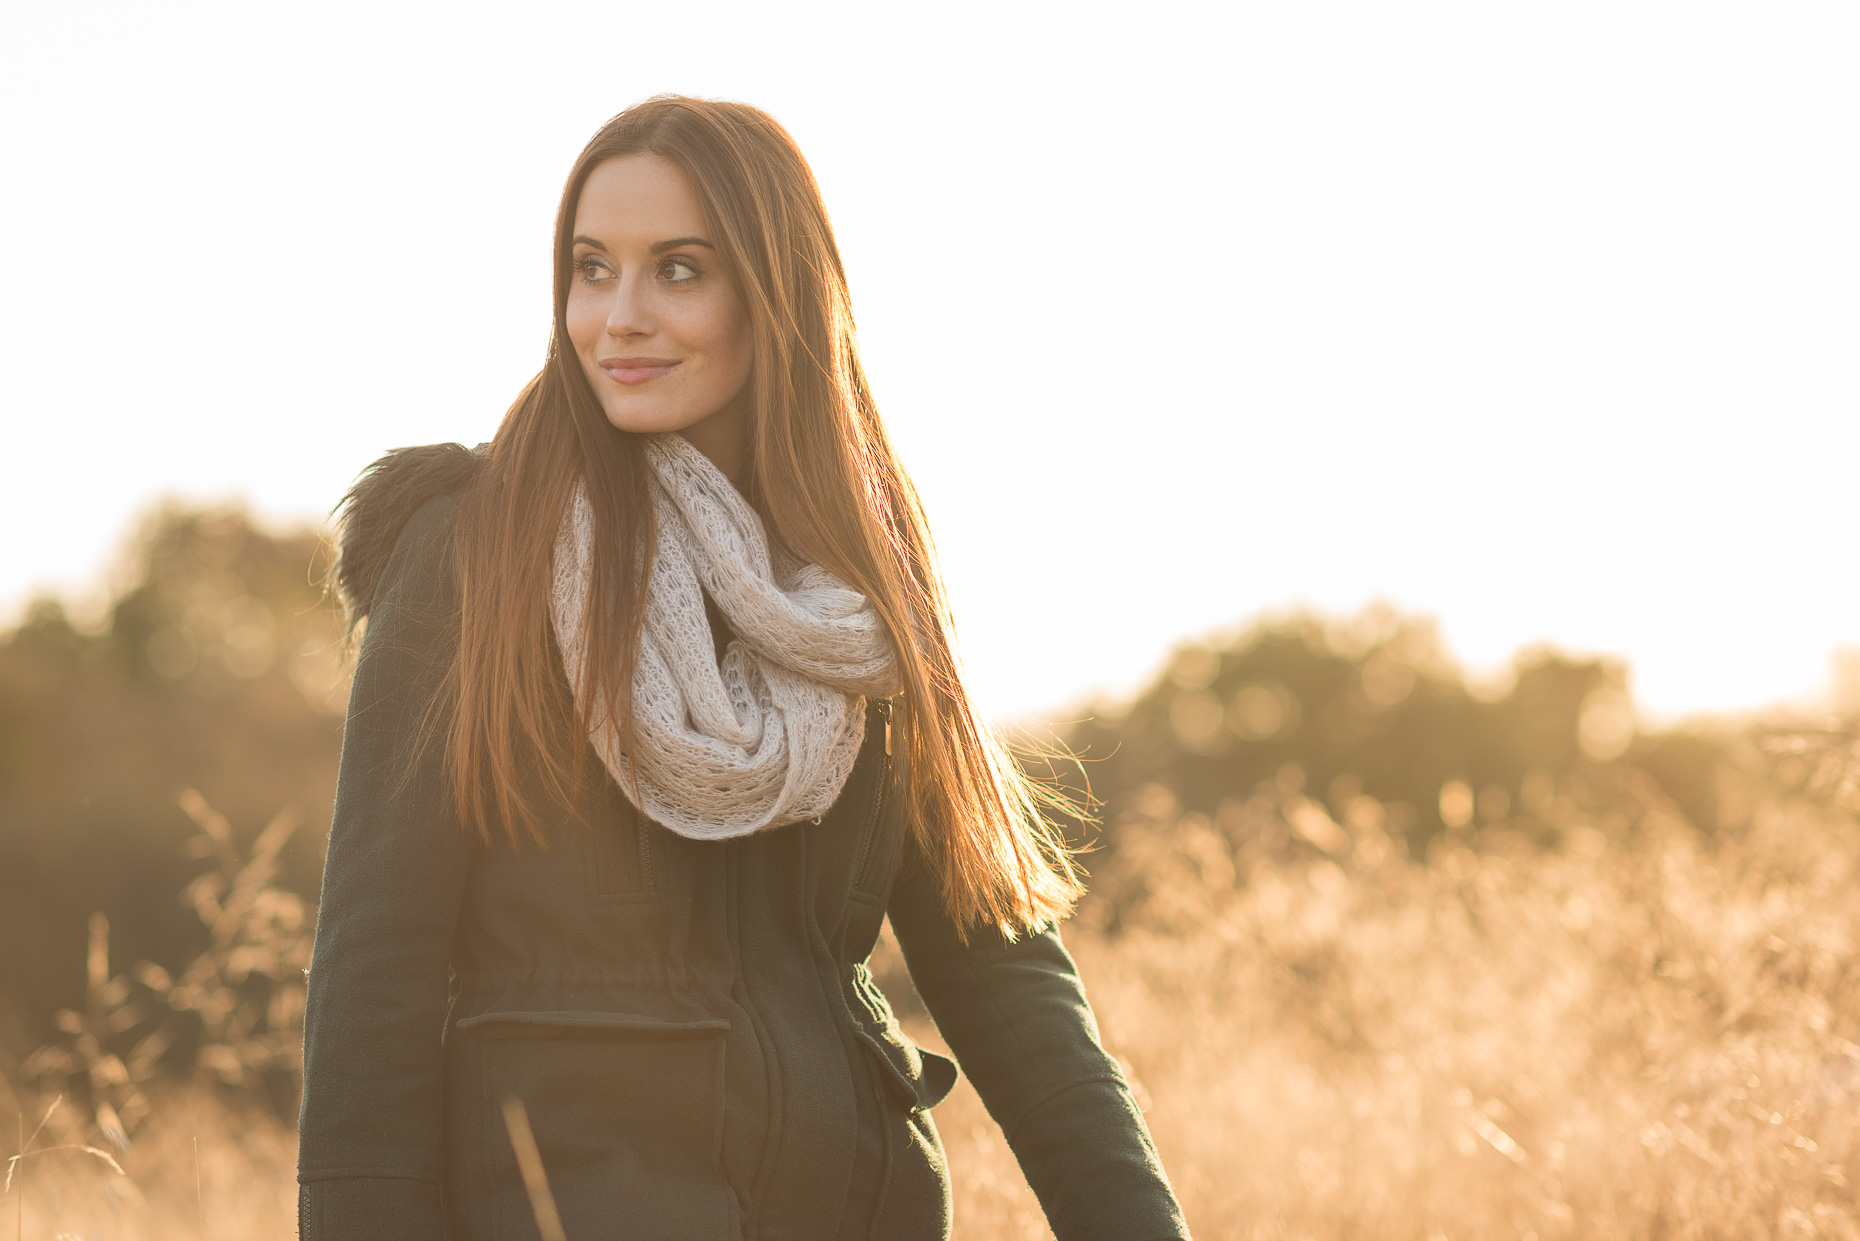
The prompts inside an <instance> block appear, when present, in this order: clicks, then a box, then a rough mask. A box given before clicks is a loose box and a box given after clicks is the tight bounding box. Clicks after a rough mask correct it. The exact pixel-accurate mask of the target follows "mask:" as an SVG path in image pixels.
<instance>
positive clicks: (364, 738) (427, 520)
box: [297, 499, 475, 1241]
mask: <svg viewBox="0 0 1860 1241" xmlns="http://www.w3.org/2000/svg"><path fill="white" fill-rule="evenodd" d="M455 509H456V501H455V500H450V499H446V500H435V501H433V502H431V503H428V504H427V505H425V506H424V507H423V508H422V509H421V511H420V512H419V513H418V514H416V515H415V516H414V517H413V519H412V520H411V521H409V523H408V524H407V527H406V529H405V530H404V531H403V532H402V534H401V536H400V538H399V540H398V542H397V543H396V545H395V549H394V552H393V555H392V557H391V558H390V559H389V561H388V564H387V566H386V568H385V570H384V571H383V574H382V580H381V583H380V587H379V590H378V591H377V594H376V597H375V603H374V607H373V609H372V611H371V612H370V615H369V619H368V628H367V631H366V634H365V636H364V638H363V641H362V651H361V658H360V659H359V660H358V662H357V664H356V669H355V681H354V687H353V688H352V690H351V691H350V695H349V717H348V725H347V728H346V730H345V732H344V734H343V743H342V764H341V769H340V774H339V775H338V777H337V783H336V806H335V814H334V818H333V820H332V823H331V827H330V837H329V852H328V855H327V858H326V860H325V862H324V871H323V892H322V899H321V903H320V906H319V909H318V914H317V929H316V950H315V954H314V956H313V957H312V960H311V966H310V978H309V996H308V999H307V1007H306V1010H305V1015H304V1093H303V1109H302V1114H301V1116H300V1118H299V1125H298V1129H299V1135H300V1143H299V1150H298V1173H297V1176H298V1182H299V1189H298V1227H299V1231H300V1234H301V1235H302V1236H303V1237H304V1238H305V1239H306V1241H324V1239H329V1241H334V1239H336V1238H340V1239H341V1241H371V1239H374V1238H380V1239H381V1241H387V1239H388V1238H395V1239H396V1241H441V1239H442V1238H443V1237H444V1235H445V1220H444V1210H443V1206H442V1195H441V1184H442V1178H443V1143H442V1124H443V1108H442V1104H441V1071H442V1061H441V1039H442V1035H443V1031H444V1028H445V1021H446V1006H447V1002H448V991H449V981H448V968H449V962H450V956H451V944H452V935H453V928H454V924H455V923H456V921H457V919H458V912H459V906H460V902H461V900H462V896H463V892H464V887H465V877H466V870H467V867H468V865H469V862H470V858H471V854H472V851H473V849H474V847H475V843H474V841H473V839H472V838H471V837H469V836H468V835H467V834H466V833H465V831H464V830H463V829H462V828H461V826H460V824H459V821H458V816H457V814H456V812H455V811H454V809H453V803H452V799H451V797H450V795H449V793H448V791H447V788H446V784H445V781H444V779H443V760H442V755H441V750H442V748H443V743H444V735H445V731H444V727H443V725H444V720H443V718H440V717H439V716H438V715H437V714H436V713H433V708H434V706H435V704H436V703H440V704H442V705H443V699H441V697H440V694H441V689H442V686H443V683H444V678H445V674H446V672H447V668H448V665H449V663H450V661H451V656H452V652H453V650H454V649H455V646H456V641H457V639H456V636H455V635H456V629H457V600H456V587H455V584H454V580H453V577H452V572H451V567H450V556H449V555H448V554H447V552H448V548H447V541H448V538H449V533H450V529H451V524H452V521H451V519H452V515H453V511H454V510H455Z"/></svg>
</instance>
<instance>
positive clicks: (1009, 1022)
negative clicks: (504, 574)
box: [298, 446, 1187, 1241]
mask: <svg viewBox="0 0 1860 1241" xmlns="http://www.w3.org/2000/svg"><path fill="white" fill-rule="evenodd" d="M470 460H471V459H470V458H469V456H468V455H466V454H465V453H464V452H463V450H459V449H457V448H456V447H455V446H444V447H439V448H432V449H416V450H409V451H408V452H406V453H402V454H396V455H395V456H394V457H391V458H389V459H388V460H387V461H386V462H384V463H383V464H382V465H381V466H380V467H377V470H376V471H375V472H374V474H373V475H372V476H371V478H370V480H369V482H368V483H367V484H366V485H365V486H364V487H363V488H362V489H361V491H360V494H359V496H358V498H357V501H356V504H355V507H354V508H353V509H352V511H351V513H350V516H349V520H348V525H347V527H346V532H345V542H344V554H345V557H346V558H347V559H346V561H345V563H344V574H345V577H346V578H347V584H348V586H349V588H350V590H351V591H352V592H354V593H356V594H357V595H359V597H358V598H356V600H355V602H356V604H357V606H358V607H360V608H362V609H363V610H364V611H366V613H367V614H368V628H367V635H366V638H365V640H364V642H363V646H362V653H361V658H360V661H359V663H358V665H357V668H356V675H355V685H354V690H353V692H352V695H351V697H350V702H349V723H348V731H347V733H346V735H345V738H344V741H343V753H342V772H341V778H340V781H339V783H338V789H337V798H336V812H335V821H334V825H333V827H332V829H331V832H330V841H329V858H328V863H327V867H326V869H325V872H324V880H323V897H322V908H321V911H320V913H319V918H318V923H317V937H316V955H315V960H314V963H313V965H312V968H311V970H310V992H309V1010H308V1013H307V1015H306V1018H305V1023H304V1098H303V1116H302V1123H301V1134H302V1146H301V1150H300V1155H299V1172H298V1177H299V1180H300V1182H301V1185H302V1188H301V1191H300V1229H301V1233H302V1235H303V1236H304V1237H305V1238H307V1239H313V1241H334V1239H337V1238H340V1239H342V1241H356V1239H360V1238H380V1239H382V1241H387V1239H389V1238H392V1239H393V1241H422V1239H431V1241H440V1239H441V1238H454V1239H456V1241H478V1239H480V1238H483V1239H491V1238H496V1239H498V1241H503V1239H505V1238H534V1237H536V1236H537V1230H536V1226H535V1224H534V1222H533V1221H532V1218H531V1213H530V1207H529V1203H528V1199H527V1197H526V1195H525V1192H524V1189H523V1185H522V1181H521V1178H520V1176H519V1173H518V1169H517V1165H516V1161H515V1158H514V1156H513V1155H512V1153H511V1145H510V1141H509V1138H508V1136H507V1134H506V1130H505V1125H504V1120H503V1117H502V1113H501V1110H500V1105H501V1101H502V1100H503V1099H505V1098H507V1097H512V1096H514V1097H516V1098H519V1099H521V1100H522V1101H523V1103H524V1105H525V1107H526V1109H527V1112H528V1115H529V1120H530V1123H531V1125H532V1127H533V1129H534V1132H535V1135H536V1140H537V1142H538V1144H539V1146H540V1148H541V1152H542V1158H543V1163H544V1166H545V1168H546V1170H547V1173H548V1177H549V1183H550V1187H551V1188H552V1190H553V1191H554V1195H555V1198H556V1200H557V1202H558V1204H559V1207H560V1211H561V1216H562V1220H563V1223H564V1225H565V1229H566V1232H567V1235H568V1237H569V1239H570V1241H604V1239H609V1238H612V1239H616V1241H617V1239H619V1238H626V1239H627V1241H674V1239H676V1241H735V1239H737V1238H743V1239H744V1241H833V1239H835V1238H874V1239H877V1241H918V1239H919V1238H921V1239H924V1241H931V1239H934V1238H942V1237H946V1236H947V1235H948V1234H949V1229H950V1214H949V1187H948V1178H947V1175H946V1170H945V1164H944V1160H943V1152H942V1148H941V1146H940V1144H939V1143H938V1140H937V1135H936V1129H935V1127H934V1126H933V1125H932V1123H931V1120H930V1114H929V1111H928V1109H929V1108H930V1107H931V1106H932V1105H934V1104H935V1103H937V1102H938V1101H939V1100H940V1099H941V1098H942V1097H943V1096H944V1095H945V1094H946V1093H947V1092H948V1091H949V1089H950V1087H951V1085H952V1084H953V1083H954V1081H955V1077H956V1067H955V1065H953V1064H951V1063H950V1062H949V1061H948V1060H946V1059H944V1058H942V1057H940V1056H936V1055H933V1054H931V1053H927V1052H921V1051H919V1050H918V1049H917V1048H916V1047H915V1046H913V1045H912V1043H911V1042H910V1040H909V1039H907V1038H906V1037H905V1036H904V1034H903V1032H902V1031H901V1030H900V1029H899V1027H898V1023H897V1022H896V1020H894V1018H893V1017H892V1014H891V1009H890V1007H889V1006H888V1005H887V1004H886V1002H885V998H884V996H883V995H882V994H880V992H879V990H878V988H877V987H876V986H875V985H874V984H873V980H872V975H871V974H870V972H869V971H868V970H867V967H866V964H865V963H866V960H867V958H868V956H869V954H870V953H871V951H872V947H873V945H874V943H875V941H876V938H877V936H878V933H879V926H880V923H881V921H882V920H883V918H884V917H885V915H886V914H887V913H889V914H890V916H891V920H892V926H893V927H894V929H895V931H896V933H897V936H898V940H899V943H900V944H901V945H902V946H903V949H904V953H905V958H906V961H907V962H908V964H909V966H910V970H911V976H912V978H913V979H914V980H915V982H916V984H917V988H918V990H919V992H920V993H921V994H922V996H923V998H924V1001H925V1003H926V1004H927V1005H928V1006H929V1008H930V1011H931V1013H932V1014H933V1015H934V1017H935V1018H936V1021H937V1025H938V1027H939V1029H940V1030H941V1031H942V1033H943V1035H944V1037H945V1038H946V1039H947V1040H948V1043H949V1045H950V1047H951V1048H952V1049H953V1050H954V1052H955V1053H956V1055H957V1056H958V1057H959V1058H960V1060H961V1063H962V1067H963V1069H964V1070H966V1071H967V1072H968V1074H969V1076H970V1078H971V1079H972V1080H973V1081H974V1083H975V1085H976V1087H977V1089H978V1090H979V1091H980V1092H981V1095H982V1098H983V1100H984V1101H985V1102H986V1103H987V1105H988V1108H989V1111H990V1113H991V1114H992V1115H993V1116H994V1117H995V1119H996V1120H998V1121H999V1122H1000V1123H1001V1126H1002V1128H1003V1130H1004V1131H1005V1132H1006V1134H1007V1138H1008V1142H1009V1144H1010V1145H1011V1146H1012V1148H1013V1150H1014V1153H1015V1155H1016V1156H1017V1157H1018V1158H1019V1160H1020V1162H1021V1166H1022V1168H1023V1169H1024V1170H1025V1172H1026V1175H1027V1179H1028V1180H1029V1182H1030V1183H1031V1184H1032V1186H1033V1188H1034V1190H1035V1192H1036V1193H1037V1194H1038V1195H1039V1198H1040V1201H1041V1203H1042V1205H1043V1206H1044V1207H1045V1209H1046V1213H1047V1217H1048V1218H1049V1219H1050V1220H1051V1222H1052V1226H1053V1229H1054V1231H1055V1233H1056V1234H1057V1235H1058V1237H1059V1238H1060V1241H1088V1239H1089V1241H1156V1239H1158V1238H1170V1237H1185V1236H1187V1230H1186V1226H1185V1225H1184V1224H1183V1222H1182V1218H1181V1214H1180V1211H1179V1209H1178V1208H1177V1206H1176V1203H1175V1199H1174V1197H1173V1196H1172V1194H1171V1193H1170V1190H1169V1186H1168V1184H1167V1182H1166V1181H1165V1179H1164V1176H1163V1172H1162V1168H1161V1166H1160V1165H1159V1163H1158V1162H1157V1159H1156V1154H1155V1151H1154V1149H1153V1148H1152V1146H1151V1145H1150V1140H1149V1135H1148V1133H1147V1132H1146V1130H1145V1128H1144V1124H1143V1119H1142V1116H1141V1114H1140V1113H1139V1111H1138V1110H1137V1108H1136V1107H1135V1106H1134V1104H1133V1103H1132V1101H1131V1097H1130V1092H1129V1090H1128V1088H1127V1087H1126V1085H1125V1083H1124V1080H1123V1078H1122V1076H1121V1075H1120V1073H1119V1072H1118V1069H1117V1065H1116V1063H1115V1062H1114V1061H1113V1060H1112V1058H1111V1057H1110V1056H1108V1055H1107V1054H1105V1052H1104V1050H1103V1049H1102V1048H1101V1047H1100V1045H1099V1042H1098V1038H1097V1030H1096V1026H1095V1024H1094V1022H1093V1019H1092V1014H1091V1011H1090V1009H1089V1008H1088V1007H1087V1005H1086V1002H1085V996H1084V993H1083V992H1082V991H1081V989H1080V987H1079V981H1078V976H1077V974H1076V972H1075V971H1074V968H1073V964H1072V961H1071V959H1070V957H1069V956H1068V955H1067V953H1066V950H1065V949H1064V948H1063V947H1062V946H1061V944H1060V941H1059V936H1058V933H1057V932H1056V931H1048V932H1047V933H1046V934H1044V935H1037V936H1032V937H1028V938H1024V939H1021V940H1019V941H1018V942H1014V943H1007V942H1004V941H1003V940H1001V939H999V938H996V937H992V936H978V937H977V938H975V939H974V940H973V941H972V942H971V943H970V945H969V946H967V947H964V946H963V945H962V944H961V943H960V942H959V941H958V939H957V937H956V935H955V933H954V929H953V927H952V926H951V923H950V921H949V920H948V918H947V917H946V915H945V914H944V912H943V910H942V908H941V906H940V903H939V900H938V898H937V896H936V893H935V890H934V883H933V882H932V881H931V877H930V876H929V875H928V874H926V873H925V870H924V869H923V868H922V867H921V866H918V865H917V864H916V863H915V861H914V859H913V857H912V856H911V853H912V851H911V850H910V849H909V848H908V847H907V845H906V833H905V831H904V823H905V816H906V812H907V807H906V805H905V804H904V799H903V798H902V797H901V796H899V790H900V789H901V788H902V787H903V785H902V778H903V773H902V772H901V771H900V770H899V762H898V759H897V757H896V756H895V755H888V754H887V753H886V749H887V747H886V734H885V717H884V713H883V710H882V705H883V704H875V709H873V710H871V711H870V712H868V716H869V721H870V723H869V727H868V732H867V738H866V743H865V746H864V748H863V750H862V751H861V753H860V757H859V760H858V764H857V766H856V767H855V768H854V770H853V773H852V776H851V777H850V779H848V781H847V783H846V787H845V790H844V792H843V793H842V794H841V796H840V798H839V801H838V802H837V803H836V804H835V805H834V807H833V809H832V810H831V811H830V812H828V813H827V814H826V815H825V816H823V817H822V819H821V820H820V821H818V822H815V823H803V824H796V825H794V826H790V827H785V828H780V829H777V830H774V831H768V832H762V833H758V834H755V835H752V836H748V837H744V838H740V839H736V840H731V841H727V842H721V843H719V842H699V841H693V840H688V839H685V838H684V837H681V836H677V835H674V834H673V833H671V832H668V831H666V830H665V829H663V828H661V827H659V826H658V825H656V824H654V823H652V822H651V821H650V820H647V819H644V818H643V816H641V815H639V814H638V813H637V812H636V811H635V810H634V809H633V808H632V806H631V805H630V803H628V802H627V800H626V799H625V798H624V797H623V796H622V795H621V794H620V793H619V791H618V790H617V788H615V787H614V785H613V784H612V782H611V781H608V782H606V784H605V786H604V788H602V789H601V791H600V792H599V793H597V794H594V795H592V796H591V800H590V804H589V806H588V807H586V810H587V813H588V821H589V822H590V823H591V824H592V825H593V826H592V829H591V830H590V828H589V827H586V826H583V825H580V824H578V823H576V822H575V821H574V819H573V818H572V817H570V816H569V815H567V814H566V812H563V813H561V814H560V815H559V816H558V821H556V822H553V823H550V824H548V833H549V839H550V840H551V842H552V843H551V847H550V848H549V849H548V850H547V851H543V850H539V849H536V848H529V849H526V850H523V851H521V852H519V851H514V850H512V849H511V848H510V847H509V846H508V845H504V844H498V845H492V846H486V845H483V844H480V843H479V842H478V840H477V839H476V838H475V837H473V836H471V835H470V834H468V833H467V832H466V831H464V830H463V829H462V828H461V827H460V825H459V822H458V819H457V817H456V814H455V812H454V811H453V810H452V809H450V808H449V807H450V798H449V796H448V794H447V792H446V789H445V786H444V781H443V779H442V773H441V758H440V754H439V747H437V746H431V747H424V748H423V747H421V746H420V745H419V743H418V738H419V737H420V736H421V735H422V723H423V716H424V714H425V712H426V711H427V708H428V706H429V704H430V703H432V702H433V701H434V698H435V695H436V694H437V692H438V689H439V686H440V681H441V677H442V676H443V674H444V672H445V670H446V667H447V662H448V659H449V658H450V654H451V651H452V649H453V644H454V643H455V641H456V638H455V632H456V626H457V619H456V610H457V606H458V605H457V597H456V588H455V584H454V581H453V578H452V573H451V569H450V565H449V558H448V556H447V554H446V552H445V547H446V543H447V539H448V538H449V534H450V530H451V528H452V523H453V517H454V513H455V512H456V509H457V503H458V502H457V498H456V495H437V496H434V497H433V498H430V499H429V498H428V496H429V494H431V493H434V492H442V491H446V490H451V489H455V488H456V486H457V485H458V484H459V483H460V482H462V481H463V476H464V474H465V473H467V472H468V471H469V469H470ZM415 508H417V512H415V513H413V515H412V516H411V518H410V519H409V517H408V514H409V513H410V512H411V511H412V510H414V509H415ZM403 527H404V529H403ZM389 549H391V552H390V550H389ZM428 723H430V721H428Z"/></svg>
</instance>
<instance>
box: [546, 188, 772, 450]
mask: <svg viewBox="0 0 1860 1241" xmlns="http://www.w3.org/2000/svg"><path fill="white" fill-rule="evenodd" d="M574 244H575V249H574V276H573V279H572V280H571V282H570V284H569V293H568V316H567V317H568V335H569V339H570V340H571V341H572V342H573V344H574V348H575V356H576V357H578V358H579V359H580V360H581V370H582V373H583V374H584V375H586V376H587V377H588V386H589V387H590V388H592V389H593V391H594V395H595V397H596V398H597V399H599V401H600V403H601V408H602V409H604V410H605V411H606V412H607V420H608V421H609V422H611V423H613V424H614V425H615V426H616V427H619V428H620V429H621V430H622V431H679V432H683V433H684V435H685V438H687V439H689V440H690V441H691V442H692V443H693V444H694V445H696V446H697V448H698V449H699V450H701V451H702V452H704V453H705V454H706V455H707V456H709V457H710V458H711V460H712V461H714V462H716V463H717V465H718V467H719V468H720V469H722V470H723V471H724V473H726V474H730V475H734V474H735V473H736V472H737V468H738V467H740V465H741V463H742V451H743V443H744V428H745V426H746V421H745V417H744V410H745V406H746V401H747V393H748V380H749V367H750V361H751V358H752V355H753V346H752V343H751V340H750V331H749V315H748V313H747V312H746V311H745V310H744V308H743V299H742V297H741V296H740V295H739V294H738V293H737V290H736V284H735V282H734V280H733V279H732V278H731V276H730V274H729V273H728V272H727V271H725V270H724V268H723V264H722V261H721V256H719V255H718V253H717V251H716V249H715V248H714V247H713V246H712V244H711V240H710V238H709V236H708V230H707V229H706V227H705V224H704V212H703V209H702V208H701V207H700V206H699V205H698V199H697V195H696V194H695V193H694V192H693V191H692V189H691V183H690V181H689V180H687V179H686V177H685V174H684V173H683V171H681V170H680V169H679V168H678V166H677V165H676V164H673V163H671V162H670V161H668V160H664V159H660V158H659V157H658V156H656V155H628V156H622V157H620V158H617V159H610V160H606V161H604V162H603V163H600V164H598V165H596V166H595V168H594V171H593V172H591V173H590V174H588V179H587V182H586V184H584V185H583V186H582V189H581V197H580V199H579V200H578V201H577V202H576V204H575V223H574Z"/></svg>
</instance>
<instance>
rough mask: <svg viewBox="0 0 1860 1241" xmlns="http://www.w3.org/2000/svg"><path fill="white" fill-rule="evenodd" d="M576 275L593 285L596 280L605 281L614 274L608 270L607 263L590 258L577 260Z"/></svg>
mask: <svg viewBox="0 0 1860 1241" xmlns="http://www.w3.org/2000/svg"><path fill="white" fill-rule="evenodd" d="M575 274H576V275H577V276H580V277H581V278H582V279H583V280H585V281H588V282H589V283H593V282H594V281H596V280H605V279H607V277H608V276H610V275H612V274H613V273H612V272H611V271H609V270H608V268H607V264H606V263H604V262H602V261H601V260H600V259H597V258H594V257H592V256H590V257H588V258H582V259H576V260H575Z"/></svg>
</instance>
